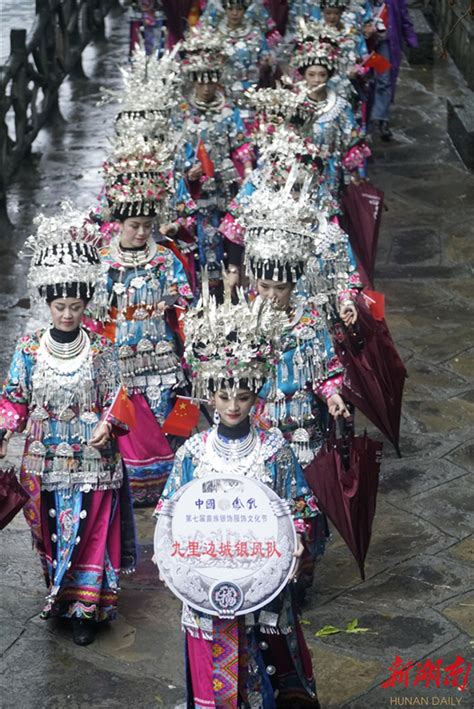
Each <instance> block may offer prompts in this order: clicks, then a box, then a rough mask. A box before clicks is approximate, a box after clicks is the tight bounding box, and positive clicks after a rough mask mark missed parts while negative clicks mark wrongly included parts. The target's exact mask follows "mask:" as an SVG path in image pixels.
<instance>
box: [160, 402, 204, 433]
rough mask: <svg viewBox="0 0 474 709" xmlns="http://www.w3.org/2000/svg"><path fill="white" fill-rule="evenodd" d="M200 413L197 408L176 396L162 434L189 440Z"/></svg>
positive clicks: (162, 428)
mask: <svg viewBox="0 0 474 709" xmlns="http://www.w3.org/2000/svg"><path fill="white" fill-rule="evenodd" d="M200 413H201V412H200V410H199V406H196V404H193V403H192V401H189V399H183V398H182V397H180V396H178V398H177V399H176V402H175V405H174V406H173V408H172V410H171V411H170V413H169V415H168V418H167V419H166V421H165V422H164V424H163V426H162V427H161V430H162V431H163V433H170V434H172V435H174V436H182V437H183V438H189V436H190V435H191V433H192V430H193V428H195V427H196V426H197V424H198V421H199V416H200Z"/></svg>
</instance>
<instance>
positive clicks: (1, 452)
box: [0, 438, 8, 458]
mask: <svg viewBox="0 0 474 709" xmlns="http://www.w3.org/2000/svg"><path fill="white" fill-rule="evenodd" d="M7 453H8V439H6V438H4V439H3V441H2V442H1V443H0V458H5V457H6V455H7Z"/></svg>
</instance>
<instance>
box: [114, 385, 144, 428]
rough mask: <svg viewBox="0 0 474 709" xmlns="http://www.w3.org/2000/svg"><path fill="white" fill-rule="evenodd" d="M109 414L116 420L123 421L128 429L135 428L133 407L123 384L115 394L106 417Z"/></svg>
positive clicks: (135, 420)
mask: <svg viewBox="0 0 474 709" xmlns="http://www.w3.org/2000/svg"><path fill="white" fill-rule="evenodd" d="M109 416H113V417H114V418H116V419H117V421H120V422H121V423H124V424H125V425H126V426H128V427H129V428H130V429H132V428H135V425H136V422H137V419H136V414H135V407H134V405H133V402H132V401H131V399H130V398H129V396H128V393H127V390H126V389H125V387H124V386H123V385H122V386H121V387H120V388H119V390H118V392H117V393H116V394H115V397H114V400H113V402H112V405H111V407H110V409H109V413H108V415H107V418H108V417H109Z"/></svg>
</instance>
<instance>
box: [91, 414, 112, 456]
mask: <svg viewBox="0 0 474 709" xmlns="http://www.w3.org/2000/svg"><path fill="white" fill-rule="evenodd" d="M110 430H111V425H110V424H109V423H107V422H106V421H101V422H100V423H99V424H97V426H96V427H95V428H94V431H93V432H92V438H91V439H90V440H89V445H90V446H92V448H96V449H97V450H100V449H101V448H104V446H106V445H107V443H108V442H109V438H110Z"/></svg>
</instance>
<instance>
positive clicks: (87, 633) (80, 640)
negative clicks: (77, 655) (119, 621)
mask: <svg viewBox="0 0 474 709" xmlns="http://www.w3.org/2000/svg"><path fill="white" fill-rule="evenodd" d="M96 632H97V623H96V622H95V620H84V619H83V618H73V619H72V639H73V640H74V642H75V643H76V645H90V644H91V643H93V642H94V640H95V634H96Z"/></svg>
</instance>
